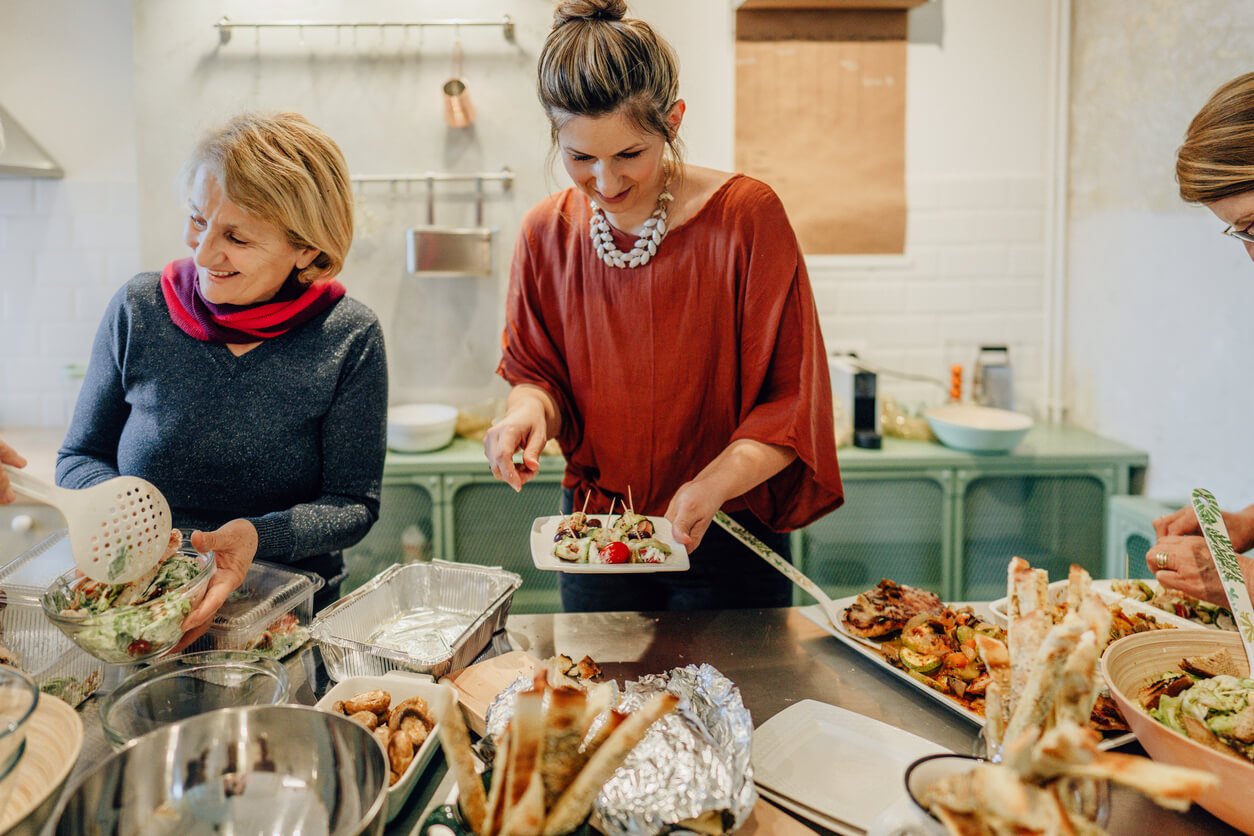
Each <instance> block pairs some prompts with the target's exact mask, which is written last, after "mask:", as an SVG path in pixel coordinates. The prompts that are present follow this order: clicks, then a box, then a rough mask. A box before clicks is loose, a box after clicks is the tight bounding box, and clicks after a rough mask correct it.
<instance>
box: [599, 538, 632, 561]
mask: <svg viewBox="0 0 1254 836" xmlns="http://www.w3.org/2000/svg"><path fill="white" fill-rule="evenodd" d="M601 560H603V561H604V562H606V563H630V562H631V549H629V548H627V544H626V543H619V542H614V543H610V544H609V545H607V546H606V547H605V548H603V549H601Z"/></svg>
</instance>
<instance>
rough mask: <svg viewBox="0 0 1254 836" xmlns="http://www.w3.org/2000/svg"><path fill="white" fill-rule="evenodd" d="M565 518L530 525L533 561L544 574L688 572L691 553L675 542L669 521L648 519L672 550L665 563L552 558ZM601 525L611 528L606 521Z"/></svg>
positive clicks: (554, 556)
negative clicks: (585, 561)
mask: <svg viewBox="0 0 1254 836" xmlns="http://www.w3.org/2000/svg"><path fill="white" fill-rule="evenodd" d="M564 519H566V518H565V517H561V516H557V517H539V518H538V519H537V520H536V521H535V522H534V523H532V524H531V561H532V562H533V563H535V565H536V568H537V569H541V570H543V571H545V572H573V573H578V574H587V575H618V574H637V573H640V572H686V571H688V566H689V564H688V550H687V549H686V548H684V547H683V546H681V545H679V544H678V543H676V542H675V535H674V532H673V531H672V529H671V521H670V520H668V519H666V517H649V518H648V519H649V521H650V522H652V523H653V532H654V535H653V536H654V537H655V538H656V539H658V540H661V541H662V542H663V543H665V544H666V545H668V546H670V547H671V553H670V556H669V557H667V558H666V560H665V561H664V562H662V563H616V564H604V563H574V562H572V561H569V560H562V559H561V558H559V557H558V556H557V555H555V554H553V545H554V543H555V541H554V539H553V537H554V536H555V535H556V534H557V526H558V525H559V524H560V523H561V522H562V520H564ZM601 521H602V522H604V523H606V524H609V519H606V518H604V517H602V518H601Z"/></svg>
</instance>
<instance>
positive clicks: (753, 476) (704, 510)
mask: <svg viewBox="0 0 1254 836" xmlns="http://www.w3.org/2000/svg"><path fill="white" fill-rule="evenodd" d="M796 458H797V451H796V450H793V449H792V448H791V447H784V446H781V445H778V444H763V443H762V442H760V441H754V440H752V439H748V438H741V439H737V440H736V441H733V442H732V443H731V444H729V445H727V448H726V449H725V450H723V452H722V453H719V454H718V456H717V457H715V459H714V461H712V462H710V463H709V464H708V465H706V466H705V468H704V469H702V471H701V472H700V473H698V474H697V476H696V478H695V479H693V480H692V481H690V482H688V483H686V484H684V485H682V486H681V487H680V488H679V490H678V491H677V492H676V493H675V496H674V498H672V499H671V503H670V506H669V507H668V508H667V509H666V518H667V519H668V520H670V521H671V524H672V525H673V527H674V531H675V539H676V540H677V541H679V543H680V544H681V545H683V546H684V547H685V548H693V549H695V548H696V547H697V546H698V545H699V544H700V543H701V539H702V538H703V537H704V536H705V532H706V530H707V529H709V527H710V521H711V520H712V519H714V514H715V513H717V512H718V510H719V509H720V508H722V507H723V505H724V504H725V503H726V502H727V501H728V500H731V499H735V498H736V497H738V496H741V495H743V494H745V493H748V492H749V491H750V490H751V489H753V488H756V487H757V486H758V485H760V484H762V483H763V482H765V481H766V480H767V479H770V478H771V477H772V476H774V475H775V474H777V473H779V472H780V471H781V470H783V469H784V468H785V467H787V466H788V465H790V464H792V463H793V462H794V461H795V460H796Z"/></svg>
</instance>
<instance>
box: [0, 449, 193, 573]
mask: <svg viewBox="0 0 1254 836" xmlns="http://www.w3.org/2000/svg"><path fill="white" fill-rule="evenodd" d="M3 467H4V470H5V472H6V473H7V474H8V475H9V482H10V483H11V484H12V486H13V490H15V491H17V492H18V493H20V494H24V495H25V496H28V497H30V498H31V499H34V500H38V501H39V502H46V503H47V504H49V505H51V506H52V507H54V508H56V509H57V510H58V511H60V512H61V513H62V514H64V515H65V521H66V523H67V524H68V525H69V528H70V550H71V551H72V552H73V554H74V563H75V565H77V566H78V568H79V570H81V571H82V573H83V574H84V575H86V576H87V577H89V578H91V579H92V580H94V581H104V582H106V583H126V582H127V581H133V580H135V579H136V578H138V577H140V576H141V575H143V574H144V573H145V572H147V571H148V570H149V569H151V568H152V567H153V566H156V565H157V563H158V562H159V561H160V560H161V557H162V555H163V554H165V550H166V547H167V545H168V544H169V542H170V531H171V527H172V526H171V517H170V505H169V503H168V502H166V500H165V497H164V496H162V495H161V491H159V490H157V489H156V487H154V486H153V485H152V483H150V482H146V481H144V480H143V479H140V478H139V477H138V476H118V477H116V478H114V479H110V480H108V481H107V482H101V483H100V484H99V485H93V486H92V487H90V488H84V489H82V490H67V489H65V488H58V487H57V486H55V485H50V484H48V483H47V482H45V481H44V480H42V479H38V478H36V477H34V476H31V475H30V474H28V473H23V472H22V471H20V470H18V469H17V468H15V467H10V466H9V465H7V464H6V465H3Z"/></svg>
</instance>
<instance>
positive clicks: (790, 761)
mask: <svg viewBox="0 0 1254 836" xmlns="http://www.w3.org/2000/svg"><path fill="white" fill-rule="evenodd" d="M948 751H949V750H948V749H946V748H945V747H943V746H941V745H939V744H936V743H933V742H932V741H930V740H925V739H924V738H922V737H918V736H917V735H913V734H910V733H909V732H905V731H902V730H901V729H897V728H894V727H892V726H890V725H888V724H886V723H881V722H880V721H879V720H873V719H871V718H870V717H864V716H863V715H861V714H856V713H854V712H852V711H847V710H845V709H843V708H839V707H837V706H834V705H828V704H827V703H824V702H818V701H816V700H802V701H800V702H798V703H795V704H793V705H790V706H789V707H788V708H786V709H784V710H783V711H781V712H780V713H779V714H776V715H775V716H774V717H772V718H771V719H769V720H767V721H766V722H765V723H763V724H762V725H761V727H759V728H758V729H757V730H756V731H755V732H754V733H753V780H754V783H755V784H757V785H758V789H759V790H760V791H761V792H762V795H763V796H764V797H766V798H769V799H770V800H772V801H774V802H775V803H777V804H779V805H780V806H782V807H784V808H785V809H788V810H791V811H792V812H794V813H796V814H797V815H799V816H801V817H803V818H807V819H810V820H811V821H814V822H815V823H816V824H819V825H821V826H822V827H825V828H827V829H829V830H832V831H835V832H837V833H862V832H864V831H866V830H868V829H869V828H870V826H871V824H872V822H873V821H874V820H875V819H876V818H877V817H878V816H879V815H880V814H881V813H883V812H884V811H885V810H887V809H888V808H889V807H891V806H893V805H894V804H896V803H897V802H898V801H900V800H901V799H902V798H905V796H906V787H905V782H904V780H903V775H904V774H905V771H906V767H907V766H909V765H910V764H911V763H912V762H914V761H916V760H918V759H919V758H921V757H923V756H925V755H934V754H939V753H946V752H948Z"/></svg>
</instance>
